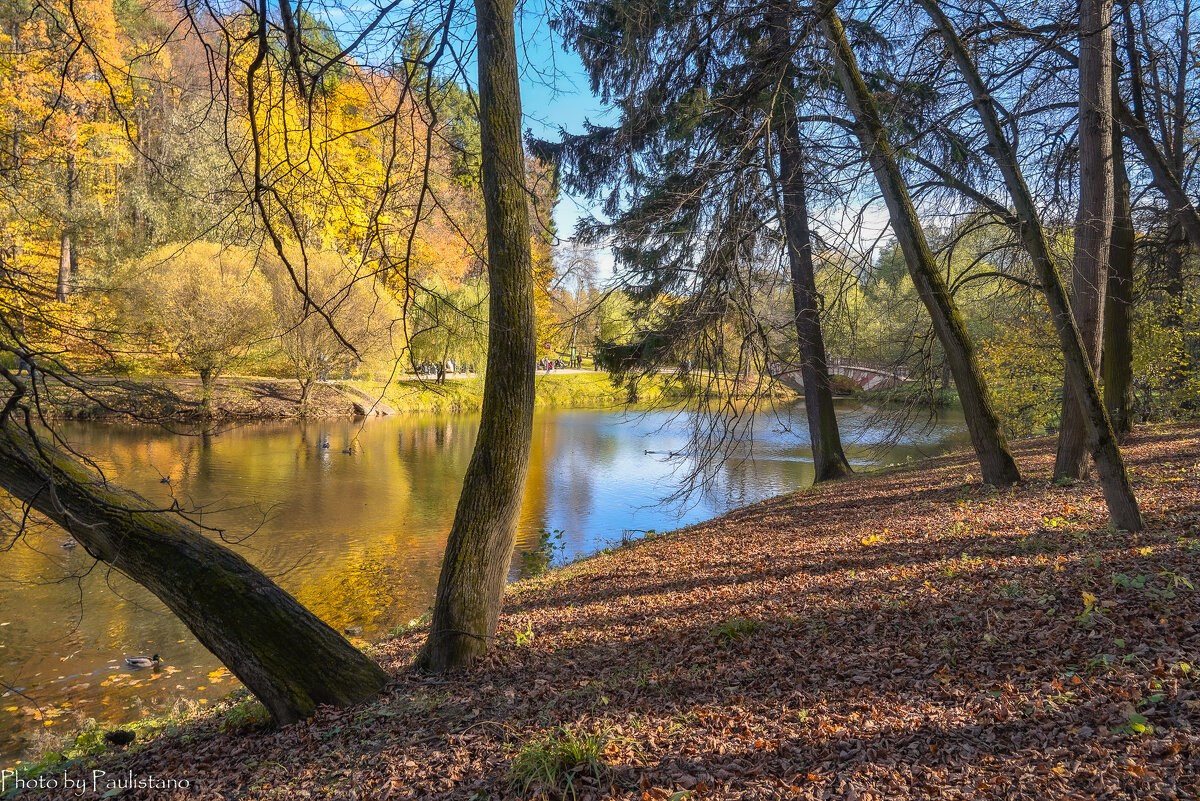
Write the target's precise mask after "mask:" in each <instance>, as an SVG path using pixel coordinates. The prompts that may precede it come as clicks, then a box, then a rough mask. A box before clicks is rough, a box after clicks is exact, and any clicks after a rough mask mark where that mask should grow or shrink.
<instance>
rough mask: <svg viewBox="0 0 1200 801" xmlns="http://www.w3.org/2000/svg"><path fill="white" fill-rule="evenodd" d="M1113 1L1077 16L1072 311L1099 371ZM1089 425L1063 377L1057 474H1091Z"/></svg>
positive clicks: (1093, 0) (1108, 220) (1108, 215)
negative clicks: (1076, 180) (1076, 172)
mask: <svg viewBox="0 0 1200 801" xmlns="http://www.w3.org/2000/svg"><path fill="white" fill-rule="evenodd" d="M1112 46H1113V39H1112V0H1082V2H1081V4H1080V18H1079V212H1078V214H1077V215H1076V217H1075V252H1074V269H1073V270H1072V273H1071V311H1072V313H1073V314H1074V316H1075V324H1076V325H1077V326H1079V335H1080V336H1081V337H1082V338H1083V346H1084V350H1085V352H1086V354H1087V358H1088V362H1089V364H1090V365H1091V368H1092V371H1093V372H1099V370H1100V344H1101V338H1102V336H1103V331H1104V295H1105V292H1106V288H1107V284H1108V271H1109V253H1110V246H1111V241H1112V229H1113V214H1114V205H1113V203H1114V198H1113V165H1112V154H1113V130H1112V129H1113V124H1112V101H1113V89H1112V61H1113V50H1112ZM1087 473H1088V469H1087V426H1086V424H1085V423H1084V420H1083V412H1082V411H1081V410H1080V408H1079V398H1078V394H1077V388H1076V386H1075V385H1074V384H1073V383H1072V382H1070V381H1066V380H1064V386H1063V405H1062V430H1061V433H1060V434H1059V436H1058V455H1057V458H1056V459H1055V463H1054V477H1055V478H1056V479H1060V478H1075V479H1081V478H1086V477H1087Z"/></svg>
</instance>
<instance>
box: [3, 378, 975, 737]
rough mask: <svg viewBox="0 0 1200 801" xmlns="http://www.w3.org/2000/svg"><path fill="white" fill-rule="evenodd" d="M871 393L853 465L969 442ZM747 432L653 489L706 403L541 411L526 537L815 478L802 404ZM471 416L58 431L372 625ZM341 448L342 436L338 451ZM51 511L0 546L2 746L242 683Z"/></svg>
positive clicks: (412, 611)
mask: <svg viewBox="0 0 1200 801" xmlns="http://www.w3.org/2000/svg"><path fill="white" fill-rule="evenodd" d="M873 412H874V410H873V409H871V408H868V407H863V406H861V405H859V404H855V403H853V402H841V403H840V408H839V418H840V420H841V422H842V426H843V430H844V431H845V436H846V439H847V441H848V442H849V443H851V444H850V445H849V447H848V453H849V456H850V458H851V461H852V463H853V464H854V465H855V466H856V467H858V468H861V469H865V468H869V467H871V466H875V465H879V464H890V463H896V462H903V461H905V460H907V459H919V458H922V457H924V456H928V455H933V454H937V453H941V452H944V451H946V450H948V449H951V448H955V447H961V446H963V445H965V444H967V442H968V440H967V437H966V432H965V427H964V426H963V424H962V421H961V417H959V416H955V415H948V416H946V417H944V418H943V419H942V420H941V421H940V422H939V423H938V424H937V426H935V427H933V428H930V429H928V430H926V431H924V432H920V433H910V434H907V435H905V436H903V437H901V438H900V439H899V441H898V442H897V443H896V444H895V445H893V446H891V447H888V448H886V449H884V450H883V451H882V452H878V451H876V450H875V449H876V448H877V447H878V446H880V445H882V444H883V443H884V442H885V441H886V440H887V438H888V436H889V433H890V432H889V431H888V429H887V427H886V426H883V425H876V424H874V423H872V420H871V418H872V414H873ZM754 422H755V426H754V434H755V442H754V444H753V446H752V447H746V448H742V449H739V450H738V451H737V452H734V453H730V454H729V456H730V458H729V459H728V460H726V461H725V462H724V463H723V464H721V465H720V467H719V468H717V469H715V470H714V471H713V472H712V475H711V476H710V478H711V483H710V486H709V488H708V490H707V491H705V492H702V493H699V494H697V495H695V496H693V497H692V498H690V499H689V500H688V502H687V503H686V504H684V505H682V506H663V505H661V504H660V503H659V502H660V501H661V500H662V499H663V498H664V497H666V496H668V495H670V494H671V493H672V492H674V491H675V490H676V489H677V488H678V486H679V485H678V481H679V478H680V476H681V475H682V472H683V471H686V470H687V469H688V467H689V465H687V464H680V463H679V462H677V461H674V460H672V459H670V458H669V457H668V456H667V454H670V453H673V452H679V451H682V450H684V449H685V446H686V444H687V442H688V440H689V438H690V437H691V436H692V435H693V434H694V433H695V427H696V425H697V424H698V421H697V420H695V419H694V418H693V417H692V416H691V415H689V414H676V413H672V412H669V411H662V410H658V411H638V410H629V411H615V410H594V409H587V410H585V409H573V410H565V409H560V410H543V411H539V413H538V414H537V415H536V417H535V431H534V439H533V452H532V459H531V468H530V474H529V481H528V485H527V488H526V495H525V503H524V508H523V510H522V515H521V523H520V533H519V543H518V555H517V557H516V559H515V560H514V564H519V560H520V552H522V551H525V550H527V549H528V548H530V547H531V546H532V545H533V544H534V543H535V542H536V540H537V537H538V532H539V531H540V530H541V529H548V530H559V531H562V532H563V539H562V542H563V544H564V546H565V552H564V553H563V555H562V556H563V558H566V559H570V558H574V557H576V556H579V555H583V554H587V553H592V552H595V551H597V550H600V549H602V548H604V547H606V546H608V545H611V544H613V543H614V542H617V541H619V540H621V538H622V537H623V536H624V537H637V536H641V535H642V534H643V533H644V532H646V531H648V530H657V531H665V530H668V529H673V528H677V527H679V526H683V525H688V524H691V523H695V522H699V521H702V520H705V519H708V518H711V517H714V516H716V515H719V514H721V513H723V512H725V511H728V510H729V509H732V508H734V507H739V506H743V505H746V504H749V503H753V502H755V501H758V500H761V499H763V498H767V497H770V496H773V495H777V494H779V493H781V492H787V491H790V490H794V489H797V488H801V487H804V486H807V485H808V484H809V483H811V480H812V463H811V451H810V448H809V446H808V443H807V427H806V423H805V418H804V410H803V405H801V404H796V405H793V406H789V407H784V408H782V409H781V410H780V412H779V413H778V414H765V413H764V414H762V415H760V416H759V417H758V418H756V419H755V421H754ZM476 428H477V421H476V419H475V417H474V416H472V415H398V416H394V417H385V418H366V419H357V420H353V419H346V418H341V419H324V420H316V421H311V422H307V423H296V422H275V423H252V424H245V425H232V426H226V427H223V428H219V429H218V430H217V433H215V434H209V435H203V436H176V435H172V434H168V433H165V432H163V431H162V430H160V429H157V428H152V427H146V426H140V427H139V426H133V425H126V424H112V423H110V424H100V423H70V424H63V425H62V427H61V431H62V433H63V434H64V435H65V436H66V437H67V438H68V439H69V440H70V441H71V442H72V443H74V444H75V445H76V446H77V447H78V448H79V449H80V450H82V451H83V452H85V453H87V454H89V455H91V456H93V457H95V458H96V460H97V462H98V464H99V465H100V466H101V467H102V468H103V469H104V470H105V472H106V474H107V475H109V476H110V477H111V478H112V479H113V480H114V481H117V482H120V483H121V484H123V485H125V486H128V487H130V488H132V489H134V490H136V491H137V492H139V493H141V494H142V495H144V496H146V497H147V498H150V499H151V500H154V501H157V502H161V503H162V504H163V505H164V506H166V505H169V503H170V502H171V500H172V498H174V499H176V500H177V501H178V502H179V503H180V505H181V506H184V507H186V508H195V509H199V510H200V514H201V515H202V519H203V521H204V522H205V523H206V524H209V525H212V526H216V527H220V528H222V529H224V530H225V532H226V533H225V536H226V538H227V539H229V540H231V541H232V540H240V544H239V545H238V546H237V547H238V549H239V550H240V551H241V552H242V553H244V554H245V555H246V556H247V558H249V559H251V560H252V561H253V562H254V563H255V564H257V565H259V566H260V567H262V568H264V569H266V570H267V571H268V572H269V573H271V574H272V575H275V576H276V577H277V578H278V580H279V581H280V583H282V584H283V586H284V587H286V588H287V589H288V590H289V591H290V592H292V593H293V594H295V595H296V596H297V597H298V598H299V599H300V600H301V601H302V602H303V603H305V604H306V605H307V606H309V607H310V608H312V609H313V610H314V611H316V612H317V613H318V614H319V615H321V616H322V617H323V618H324V619H325V620H327V621H328V622H329V623H331V624H332V625H334V626H335V627H337V628H339V629H343V630H344V629H351V630H352V631H358V628H359V627H361V629H362V635H363V636H364V637H365V638H366V639H372V638H375V637H378V636H380V635H382V634H384V633H386V632H387V631H388V630H389V629H390V628H392V627H393V626H395V625H397V624H399V623H403V622H406V621H408V620H410V619H412V618H415V617H418V616H420V615H421V614H423V613H424V612H425V611H426V610H427V609H428V607H429V605H430V603H431V601H432V597H433V591H434V587H435V584H436V581H437V571H438V568H439V560H440V558H441V554H442V550H443V548H444V545H445V539H446V535H447V532H448V531H449V527H450V522H451V519H452V517H453V514H454V508H455V504H456V502H457V498H458V492H459V488H460V482H461V477H462V474H463V472H464V471H465V470H466V466H467V462H468V460H469V459H470V454H471V449H472V447H473V444H474V439H475V432H476ZM347 451H348V452H347ZM65 539H66V536H65V535H64V534H63V533H62V532H61V531H59V530H57V529H48V530H41V531H35V532H32V533H31V534H30V535H29V536H28V537H27V538H26V539H25V540H23V541H22V542H21V543H19V544H18V545H17V546H16V547H14V548H13V549H12V550H10V551H8V552H3V553H0V574H2V575H3V576H4V577H5V581H4V582H3V583H0V610H3V612H0V679H2V680H3V681H4V682H5V683H7V684H8V685H10V686H12V687H14V688H17V689H19V691H20V693H23V695H21V694H18V693H13V692H6V693H4V694H3V695H0V743H4V744H5V746H4V748H3V749H0V755H3V756H7V757H14V756H16V754H17V753H18V752H19V751H20V750H21V749H22V748H23V747H24V746H25V745H26V744H27V743H28V741H29V739H30V737H31V733H32V732H34V731H36V730H38V729H44V730H48V731H59V730H69V729H72V728H74V727H76V726H77V725H78V724H79V722H80V720H82V719H84V718H88V717H93V718H96V719H98V720H102V721H105V722H107V723H119V722H123V721H128V720H130V719H133V718H136V717H138V716H140V715H143V714H146V713H148V712H151V711H159V710H161V709H163V708H165V707H167V706H169V705H170V704H171V703H172V702H173V701H174V700H175V699H177V698H186V699H192V700H199V699H204V700H208V699H213V698H216V697H220V696H222V695H224V694H225V693H226V692H228V691H229V690H230V689H231V688H232V687H233V686H235V683H234V682H233V681H232V679H231V678H230V677H229V675H228V674H227V673H226V672H224V671H223V670H222V669H221V667H220V665H219V663H218V662H217V661H216V660H215V659H214V658H213V657H212V656H211V655H210V654H209V653H208V652H207V651H206V650H205V649H203V648H202V647H201V646H200V645H199V644H198V643H197V642H196V641H195V639H194V638H193V637H192V636H191V634H190V633H189V632H188V631H187V630H186V629H185V628H184V627H183V626H182V625H181V624H180V623H179V622H178V621H177V620H176V619H175V618H174V617H173V616H172V615H170V614H169V613H167V612H166V610H165V609H163V607H162V606H161V604H159V603H158V602H157V601H156V600H155V599H153V598H152V597H150V596H148V595H147V594H146V593H145V592H144V591H143V590H141V589H140V588H139V587H137V586H135V585H132V584H131V583H130V582H128V581H126V580H125V579H123V578H122V577H120V576H117V575H115V574H111V573H108V572H106V571H105V570H103V568H102V567H98V566H96V565H95V564H94V563H93V562H92V561H91V560H90V559H89V558H88V557H87V555H86V554H85V553H83V551H82V549H79V548H76V549H64V548H62V547H61V543H62V542H63V541H64V540H65ZM152 653H160V654H162V656H163V658H164V661H165V665H166V667H165V669H163V670H162V671H159V672H157V673H154V672H150V671H142V672H134V671H129V670H127V669H126V668H125V667H124V663H123V658H124V657H125V656H127V655H133V654H152Z"/></svg>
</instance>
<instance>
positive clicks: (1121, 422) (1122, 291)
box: [1101, 71, 1134, 437]
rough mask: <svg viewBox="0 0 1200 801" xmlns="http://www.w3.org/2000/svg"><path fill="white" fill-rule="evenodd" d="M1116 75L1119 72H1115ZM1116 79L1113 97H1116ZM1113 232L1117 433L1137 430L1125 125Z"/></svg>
mask: <svg viewBox="0 0 1200 801" xmlns="http://www.w3.org/2000/svg"><path fill="white" fill-rule="evenodd" d="M1114 79H1115V71H1114ZM1116 92H1117V86H1116V81H1115V80H1114V81H1113V96H1114V97H1115V96H1116ZM1113 190H1114V195H1113V200H1114V202H1113V234H1112V248H1111V250H1110V251H1109V268H1108V294H1107V295H1106V298H1105V305H1104V356H1103V359H1102V361H1101V364H1102V367H1103V370H1104V406H1105V408H1107V409H1108V417H1109V419H1110V420H1111V421H1112V427H1113V433H1114V434H1116V435H1117V437H1122V436H1124V435H1125V434H1128V433H1129V432H1130V431H1132V430H1133V243H1134V230H1133V216H1132V210H1131V208H1130V202H1129V176H1128V174H1127V173H1126V172H1125V143H1124V139H1123V137H1122V136H1121V126H1119V125H1114V126H1113Z"/></svg>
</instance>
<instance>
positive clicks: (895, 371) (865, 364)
mask: <svg viewBox="0 0 1200 801" xmlns="http://www.w3.org/2000/svg"><path fill="white" fill-rule="evenodd" d="M825 363H826V364H827V365H828V366H830V367H842V368H845V369H850V370H856V369H857V370H872V371H874V372H876V373H889V374H891V375H894V376H896V377H897V378H903V379H904V380H906V381H907V380H908V367H906V366H905V365H903V364H886V363H884V362H869V361H866V360H864V359H851V358H850V357H848V356H826V357H825Z"/></svg>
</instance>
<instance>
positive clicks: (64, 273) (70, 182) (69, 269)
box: [55, 138, 78, 303]
mask: <svg viewBox="0 0 1200 801" xmlns="http://www.w3.org/2000/svg"><path fill="white" fill-rule="evenodd" d="M71 147H72V150H73V148H74V139H73V138H72V142H71ZM77 182H78V176H77V175H76V169H75V153H74V152H72V153H71V154H70V155H68V156H67V209H66V218H67V219H66V220H64V221H63V231H62V236H61V237H60V238H59V248H58V285H57V287H56V289H55V299H56V300H57V301H58V302H59V303H66V302H67V299H68V298H70V297H71V281H72V279H73V278H74V277H75V275H74V273H75V263H74V262H75V259H76V258H77V256H76V254H75V253H74V244H75V241H74V240H75V235H74V233H73V232H72V230H71V226H72V225H73V220H72V214H73V212H74V209H75V185H76V183H77Z"/></svg>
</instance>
